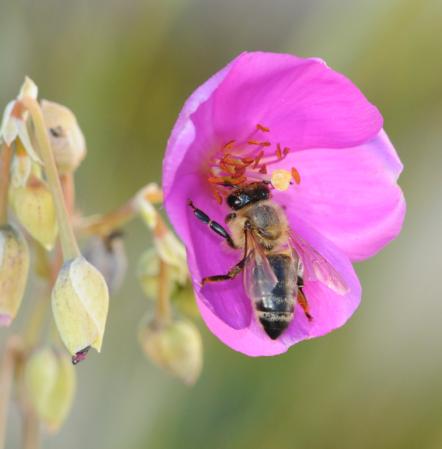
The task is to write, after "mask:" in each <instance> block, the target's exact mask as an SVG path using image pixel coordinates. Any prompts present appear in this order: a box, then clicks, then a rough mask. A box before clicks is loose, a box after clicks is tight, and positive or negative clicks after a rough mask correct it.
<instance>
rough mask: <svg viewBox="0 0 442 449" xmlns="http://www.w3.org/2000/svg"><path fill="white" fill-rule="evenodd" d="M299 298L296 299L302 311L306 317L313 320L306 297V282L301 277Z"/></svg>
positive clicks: (299, 280)
mask: <svg viewBox="0 0 442 449" xmlns="http://www.w3.org/2000/svg"><path fill="white" fill-rule="evenodd" d="M297 283H298V297H297V298H296V299H297V301H298V303H299V305H300V306H301V308H302V310H303V311H304V314H305V316H306V317H307V319H308V320H309V321H312V320H313V317H312V316H311V314H310V307H309V306H308V301H307V298H306V297H305V295H304V280H303V279H302V277H301V276H298V281H297Z"/></svg>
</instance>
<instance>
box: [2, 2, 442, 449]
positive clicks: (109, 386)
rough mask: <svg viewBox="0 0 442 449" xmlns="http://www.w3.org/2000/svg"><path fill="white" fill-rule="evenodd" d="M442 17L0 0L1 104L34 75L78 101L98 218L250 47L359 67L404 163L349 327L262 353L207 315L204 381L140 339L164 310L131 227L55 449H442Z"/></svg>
mask: <svg viewBox="0 0 442 449" xmlns="http://www.w3.org/2000/svg"><path fill="white" fill-rule="evenodd" d="M441 29H442V2H441V1H440V0H429V1H424V0H396V1H394V0H365V1H351V0H340V1H338V0H335V1H333V0H321V1H308V0H274V1H265V0H245V1H244V0H243V1H241V0H239V1H238V0H237V1H235V0H224V1H216V0H182V1H181V0H164V1H161V2H160V1H156V2H154V1H147V0H145V1H142V0H137V1H129V0H128V1H123V0H121V1H117V0H106V1H104V0H94V1H92V0H91V1H86V0H75V1H67V0H65V1H61V0H59V1H56V0H53V1H50V0H33V1H31V0H30V1H28V2H25V1H20V0H12V1H6V0H0V58H1V62H2V71H1V82H0V104H2V105H3V104H5V103H6V102H7V101H8V100H9V99H11V98H12V97H13V96H15V95H16V92H17V90H18V88H19V86H20V84H21V82H22V80H23V77H24V75H25V74H28V75H29V76H31V77H32V78H33V79H34V80H35V82H36V83H37V84H38V86H39V87H40V93H41V96H42V97H43V98H48V99H51V100H55V101H58V102H61V103H63V104H66V105H68V106H69V107H71V108H72V109H73V110H74V111H75V112H76V114H77V116H78V118H79V121H80V124H81V126H82V128H83V130H84V133H85V135H86V138H87V142H88V148H89V156H88V158H87V159H86V162H85V163H84V164H83V165H82V167H81V168H80V170H79V172H78V203H79V206H80V208H81V209H82V210H83V211H84V212H85V213H92V212H96V211H106V210H110V209H112V208H114V207H116V206H117V205H119V204H120V203H122V202H123V201H124V200H125V199H126V198H128V197H129V196H130V195H132V194H133V193H134V192H135V191H136V190H137V189H138V188H139V187H141V186H142V185H143V184H145V183H146V182H148V181H154V180H155V181H160V179H161V159H162V155H163V152H164V148H165V145H166V141H167V138H168V134H169V132H170V129H171V127H172V125H173V123H174V121H175V118H176V116H177V114H178V112H179V110H180V108H181V105H182V104H183V102H184V100H185V98H186V97H187V96H188V95H189V94H190V93H191V92H192V91H193V89H194V88H195V87H196V86H198V85H199V84H200V83H202V82H203V81H204V80H206V79H207V78H208V77H209V76H210V75H211V74H212V73H214V72H215V71H216V70H218V69H219V68H220V67H222V66H224V65H225V64H226V63H227V62H228V61H229V60H230V59H232V58H233V57H234V56H235V55H237V54H238V53H239V52H241V51H243V50H246V49H247V50H254V49H260V50H268V51H282V52H290V53H295V54H298V55H301V56H319V57H321V58H324V59H325V60H326V61H327V62H328V63H329V65H331V66H332V67H333V68H335V69H336V70H338V71H341V72H343V73H345V74H346V75H348V76H349V77H350V78H351V79H352V80H353V81H354V82H355V83H356V84H357V85H358V86H359V87H360V88H361V89H362V90H363V91H364V93H365V94H366V95H367V97H368V98H369V99H370V100H371V101H372V102H373V103H375V104H376V105H378V106H379V108H380V109H381V111H382V113H383V115H384V118H385V127H386V129H387V131H388V132H389V134H390V136H391V139H392V141H393V142H394V144H395V145H396V147H397V149H398V152H399V154H400V157H401V158H402V161H403V162H404V165H405V172H404V174H403V176H402V177H401V179H400V183H401V186H402V187H403V189H404V191H405V196H406V199H407V203H408V214H407V218H406V221H405V225H404V230H403V232H402V234H401V236H400V237H399V238H398V239H397V240H396V241H395V242H394V243H392V244H391V245H390V246H389V247H388V248H386V249H385V250H384V251H383V252H382V253H381V254H379V255H378V256H376V257H375V258H373V259H372V260H369V261H367V262H364V263H363V264H359V265H358V266H357V270H358V273H359V275H360V277H361V281H362V284H363V287H364V295H363V301H362V304H361V307H360V308H359V310H358V312H357V313H356V315H355V316H354V317H353V319H352V320H351V321H350V322H349V323H348V325H346V326H345V327H344V328H343V329H341V330H339V331H336V332H334V333H333V334H331V335H329V336H327V337H324V338H320V339H317V340H314V341H310V342H306V343H302V344H300V345H298V346H295V347H293V348H292V349H291V350H290V351H289V352H288V353H287V354H285V355H282V356H279V357H273V358H261V359H251V358H247V357H245V356H243V355H241V354H237V353H235V352H233V351H231V350H230V349H229V348H227V347H225V346H223V345H222V344H221V343H219V342H218V340H217V339H216V338H215V337H213V336H212V335H211V334H210V333H208V332H207V331H206V329H205V327H204V326H203V324H202V323H200V328H201V330H202V332H203V336H204V345H205V367H204V371H203V374H202V377H201V379H200V381H199V382H198V383H197V385H196V386H195V387H193V388H186V387H184V386H182V385H181V384H179V383H178V382H177V381H175V380H173V379H171V378H169V377H168V376H166V375H164V374H163V373H162V372H160V371H158V370H157V369H156V368H155V367H153V366H152V365H150V363H149V362H148V361H147V360H146V359H145V358H144V357H143V354H142V353H141V351H140V349H139V347H138V344H137V338H136V330H137V323H138V320H139V317H140V315H141V314H143V313H144V311H145V309H146V308H147V307H148V305H149V304H148V302H147V300H145V299H144V298H143V296H142V292H141V290H140V288H139V287H138V285H137V282H136V281H135V263H136V260H137V256H138V255H139V253H140V249H141V248H142V247H144V246H146V247H147V246H148V245H149V237H148V235H147V232H146V231H145V229H144V227H143V226H142V225H141V224H140V223H134V224H132V225H130V226H129V228H128V233H127V245H128V250H129V255H130V261H131V266H132V269H131V270H130V272H129V275H128V278H127V279H126V282H125V285H124V288H123V291H122V292H121V294H120V295H119V296H118V297H114V298H112V303H111V310H110V316H109V321H108V326H107V335H106V338H105V343H104V347H103V352H102V354H101V355H100V356H98V355H96V354H92V355H91V356H90V357H89V359H88V361H87V362H86V363H83V364H81V365H80V366H79V367H78V368H77V371H78V376H79V388H78V393H77V397H76V400H75V405H74V409H73V411H72V413H71V415H70V417H69V419H68V421H67V423H66V424H65V426H64V427H63V428H62V430H61V431H60V433H59V434H57V435H56V436H54V437H51V438H48V437H45V439H44V443H43V447H44V448H47V449H53V448H63V449H88V448H94V449H96V448H99V449H144V448H155V449H169V448H174V449H175V448H179V449H187V448H189V449H199V448H210V449H237V448H238V449H239V448H240V449H249V448H253V449H261V448H262V449H268V448H269V449H273V448H275V449H276V448H278V449H285V448H287V449H297V448H302V449H310V448H314V449H316V448H321V449H322V448H325V449H327V448H330V449H335V448H339V449H347V448H348V449H364V448H367V449H368V448H370V449H373V448H376V449H378V448H379V449H380V448H385V449H392V448H404V449H405V448H410V449H411V448H413V449H414V448H419V449H426V448H428V449H436V448H442V352H441V341H442V326H441V323H442V287H441V279H442V264H441V259H440V258H441V256H440V253H441V246H442V237H441V229H442V207H441V206H442V201H441V194H442V179H441V178H442V126H441V124H442V41H441ZM28 301H29V298H28ZM16 328H17V325H16ZM13 330H14V328H13V329H12V331H13ZM2 333H3V334H5V333H6V332H5V331H2ZM18 424H19V420H18V412H17V411H15V410H14V411H13V412H12V416H11V419H10V431H9V443H8V446H7V447H8V448H11V449H15V448H18V447H19V425H18Z"/></svg>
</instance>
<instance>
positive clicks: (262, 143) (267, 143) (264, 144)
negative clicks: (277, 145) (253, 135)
mask: <svg viewBox="0 0 442 449" xmlns="http://www.w3.org/2000/svg"><path fill="white" fill-rule="evenodd" d="M259 145H260V146H262V147H269V146H271V145H272V143H271V142H268V141H265V142H259Z"/></svg>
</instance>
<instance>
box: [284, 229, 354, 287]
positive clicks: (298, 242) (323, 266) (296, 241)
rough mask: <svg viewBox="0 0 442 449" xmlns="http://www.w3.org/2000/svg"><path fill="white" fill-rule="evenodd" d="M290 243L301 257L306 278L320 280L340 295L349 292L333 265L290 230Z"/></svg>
mask: <svg viewBox="0 0 442 449" xmlns="http://www.w3.org/2000/svg"><path fill="white" fill-rule="evenodd" d="M290 244H291V246H292V248H293V249H294V250H295V252H296V253H297V254H298V256H299V257H300V258H301V262H302V264H303V266H304V273H303V278H304V279H306V280H310V281H319V282H321V283H322V284H324V285H326V286H327V287H328V288H330V289H331V290H333V291H334V292H336V293H338V294H339V295H345V294H346V293H347V292H348V286H347V284H346V283H345V281H344V280H343V279H342V276H341V275H340V274H339V273H338V272H337V271H336V270H335V269H334V268H333V266H332V265H331V264H330V263H329V262H328V261H327V260H326V259H325V258H324V257H323V256H321V254H319V253H318V251H316V250H315V249H314V248H313V247H312V246H311V245H310V244H308V243H307V242H306V241H305V240H304V239H303V238H302V237H300V236H299V235H297V234H295V233H294V232H293V231H290Z"/></svg>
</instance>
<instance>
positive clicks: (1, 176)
mask: <svg viewBox="0 0 442 449" xmlns="http://www.w3.org/2000/svg"><path fill="white" fill-rule="evenodd" d="M11 160H12V147H10V146H9V145H6V144H3V146H2V148H0V226H1V225H3V224H6V223H7V221H8V190H9V180H10V177H11V175H10V169H9V167H10V165H11Z"/></svg>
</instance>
